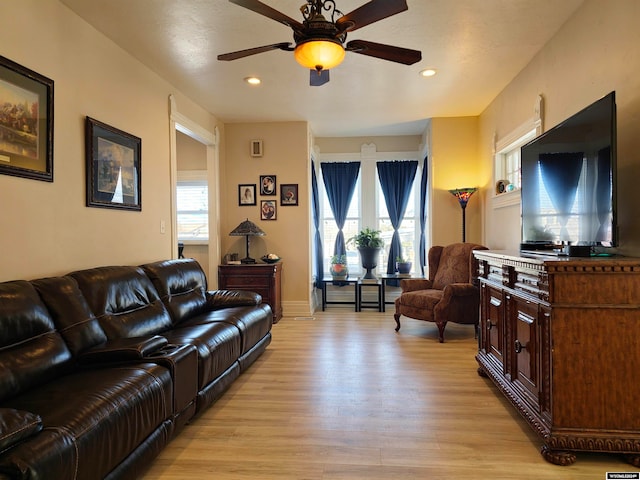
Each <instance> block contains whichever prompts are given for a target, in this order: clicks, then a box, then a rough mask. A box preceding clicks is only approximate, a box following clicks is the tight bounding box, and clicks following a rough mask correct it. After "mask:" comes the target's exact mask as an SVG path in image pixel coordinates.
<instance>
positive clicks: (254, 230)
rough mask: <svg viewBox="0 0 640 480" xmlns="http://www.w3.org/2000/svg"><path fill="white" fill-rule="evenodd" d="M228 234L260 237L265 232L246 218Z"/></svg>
mask: <svg viewBox="0 0 640 480" xmlns="http://www.w3.org/2000/svg"><path fill="white" fill-rule="evenodd" d="M229 235H230V236H232V237H242V236H244V235H251V236H258V237H262V236H264V235H266V233H264V231H262V230H261V229H260V227H259V226H257V225H256V224H255V223H253V222H252V221H251V220H249V219H248V218H247V219H246V220H245V221H244V222H242V223H241V224H240V225H238V226H237V227H236V228H234V229H233V230H232V231H231V233H230V234H229Z"/></svg>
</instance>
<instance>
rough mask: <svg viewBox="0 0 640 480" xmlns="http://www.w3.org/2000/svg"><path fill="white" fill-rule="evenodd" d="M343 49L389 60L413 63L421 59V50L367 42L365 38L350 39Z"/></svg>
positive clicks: (407, 63)
mask: <svg viewBox="0 0 640 480" xmlns="http://www.w3.org/2000/svg"><path fill="white" fill-rule="evenodd" d="M345 50H347V51H349V52H353V53H359V54H361V55H368V56H369V57H376V58H381V59H382V60H389V61H390V62H396V63H403V64H405V65H413V64H414V63H416V62H419V61H420V60H422V52H420V51H419V50H411V49H409V48H402V47H394V46H393V45H384V44H382V43H375V42H367V41H366V40H351V41H350V42H349V43H347V47H346V48H345Z"/></svg>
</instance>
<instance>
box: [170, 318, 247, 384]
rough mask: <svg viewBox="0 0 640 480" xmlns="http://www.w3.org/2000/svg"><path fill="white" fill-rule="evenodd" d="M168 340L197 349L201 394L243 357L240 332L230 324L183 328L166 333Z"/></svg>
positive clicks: (204, 324) (178, 327)
mask: <svg viewBox="0 0 640 480" xmlns="http://www.w3.org/2000/svg"><path fill="white" fill-rule="evenodd" d="M164 336H165V337H166V339H167V340H168V341H169V343H171V344H177V345H193V346H195V347H196V350H197V354H198V390H201V389H202V388H204V387H205V386H206V385H207V384H209V383H210V382H212V381H213V380H215V379H216V378H217V377H218V376H219V375H220V374H222V373H223V372H224V371H225V370H227V369H228V368H229V367H230V366H231V365H233V363H234V362H236V361H237V360H238V358H239V357H240V348H241V346H240V344H241V338H240V332H239V330H238V328H237V327H236V326H234V325H230V324H228V323H224V322H208V323H200V324H192V325H184V324H181V325H178V326H177V327H174V328H173V329H171V330H168V331H166V332H165V333H164Z"/></svg>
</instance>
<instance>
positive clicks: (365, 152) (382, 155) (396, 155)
mask: <svg viewBox="0 0 640 480" xmlns="http://www.w3.org/2000/svg"><path fill="white" fill-rule="evenodd" d="M314 159H315V160H316V161H317V165H316V170H317V171H316V174H317V178H318V182H320V181H322V180H321V179H322V172H321V169H320V163H322V162H357V161H359V162H361V165H360V168H361V169H362V171H361V173H360V175H364V173H363V172H364V171H367V170H375V169H376V163H377V162H383V161H393V160H398V161H406V160H415V161H418V163H419V166H420V167H421V168H425V166H424V162H423V161H421V160H420V152H419V151H407V152H378V151H377V147H376V145H375V144H374V143H365V144H362V145H361V147H360V153H359V154H358V153H321V152H320V149H319V148H318V146H317V145H316V146H315V148H314ZM420 172H421V170H420V168H419V169H418V173H417V175H419V174H420ZM360 178H362V177H360ZM370 178H371V177H370ZM361 188H362V186H361ZM360 193H361V205H362V204H365V203H367V204H372V205H377V204H378V197H377V195H376V193H377V191H376V189H375V188H373V189H366V190H365V191H363V192H360ZM416 202H419V199H417V200H416ZM416 207H417V206H416ZM320 208H321V210H322V203H321V206H320ZM360 215H361V218H360V225H361V228H362V227H364V226H371V225H375V224H376V222H377V216H376V215H377V212H375V209H374V210H370V211H368V212H366V213H364V214H363V212H360ZM320 217H321V218H323V217H324V212H320ZM416 232H417V231H416ZM416 235H417V233H416ZM345 240H346V239H345ZM414 241H415V242H416V245H417V244H418V242H419V235H417V238H416V239H415V240H414ZM385 247H386V248H388V245H385ZM324 253H325V256H326V254H327V252H324ZM378 268H380V265H378ZM414 268H419V261H418V259H416V261H415V262H414Z"/></svg>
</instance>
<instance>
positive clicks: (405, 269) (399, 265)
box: [396, 262, 411, 275]
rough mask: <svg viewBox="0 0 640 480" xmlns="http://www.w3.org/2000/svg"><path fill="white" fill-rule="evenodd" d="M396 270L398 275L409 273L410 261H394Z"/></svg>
mask: <svg viewBox="0 0 640 480" xmlns="http://www.w3.org/2000/svg"><path fill="white" fill-rule="evenodd" d="M396 271H397V272H398V273H399V274H400V275H407V274H408V273H411V262H396Z"/></svg>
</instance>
